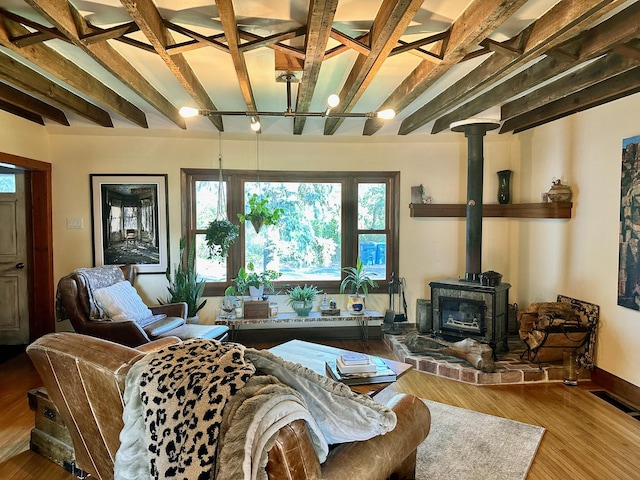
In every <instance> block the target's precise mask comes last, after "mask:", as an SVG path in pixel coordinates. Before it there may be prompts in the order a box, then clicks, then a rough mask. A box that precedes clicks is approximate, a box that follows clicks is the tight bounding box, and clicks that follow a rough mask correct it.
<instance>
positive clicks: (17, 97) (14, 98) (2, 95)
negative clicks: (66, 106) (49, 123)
mask: <svg viewBox="0 0 640 480" xmlns="http://www.w3.org/2000/svg"><path fill="white" fill-rule="evenodd" d="M0 100H2V101H4V102H6V103H10V104H12V105H14V106H15V107H17V108H19V109H21V110H26V111H29V112H31V113H32V114H34V115H36V116H37V117H45V118H48V119H49V120H53V121H54V122H56V123H59V124H61V125H64V126H67V127H68V126H69V120H67V117H66V115H65V114H64V112H63V111H62V110H60V109H58V108H56V107H52V106H51V105H49V104H48V103H45V102H43V101H42V100H39V99H37V98H35V97H32V96H31V95H27V94H26V93H24V92H22V91H20V90H18V89H17V88H13V87H12V86H10V85H6V84H4V83H0Z"/></svg>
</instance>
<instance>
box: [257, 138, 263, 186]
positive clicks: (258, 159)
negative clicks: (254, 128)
mask: <svg viewBox="0 0 640 480" xmlns="http://www.w3.org/2000/svg"><path fill="white" fill-rule="evenodd" d="M256 170H257V171H258V194H259V195H262V184H261V183H260V145H259V144H258V134H257V133H256Z"/></svg>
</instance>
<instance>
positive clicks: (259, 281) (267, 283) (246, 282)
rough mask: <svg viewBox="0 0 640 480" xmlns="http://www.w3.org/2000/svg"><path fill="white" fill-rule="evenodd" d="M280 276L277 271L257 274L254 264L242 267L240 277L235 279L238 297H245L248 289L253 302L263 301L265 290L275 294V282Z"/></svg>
mask: <svg viewBox="0 0 640 480" xmlns="http://www.w3.org/2000/svg"><path fill="white" fill-rule="evenodd" d="M280 275H282V274H281V273H280V272H276V271H275V270H264V271H263V272H256V271H255V266H254V265H253V262H249V263H248V264H247V268H244V267H240V270H238V276H237V277H236V278H234V279H233V281H234V282H235V284H236V292H237V294H238V295H244V292H246V291H247V289H248V290H249V295H250V296H251V299H252V300H262V299H263V298H264V291H265V290H268V291H270V292H272V293H273V291H274V286H273V282H274V281H275V280H277V279H278V278H279V277H280Z"/></svg>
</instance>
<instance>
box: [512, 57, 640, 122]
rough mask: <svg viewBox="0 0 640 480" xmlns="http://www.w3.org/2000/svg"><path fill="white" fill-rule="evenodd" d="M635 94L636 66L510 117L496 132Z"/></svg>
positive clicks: (639, 88)
mask: <svg viewBox="0 0 640 480" xmlns="http://www.w3.org/2000/svg"><path fill="white" fill-rule="evenodd" d="M639 92H640V67H638V68H634V69H633V70H629V71H627V72H625V73H622V74H620V75H616V76H614V77H612V78H609V79H607V80H604V81H602V82H600V83H597V84H595V85H592V86H590V87H587V88H585V89H584V90H581V91H578V92H575V93H573V94H571V95H567V96H566V97H564V98H561V99H559V100H556V101H555V102H551V103H549V104H546V105H544V106H541V107H538V108H536V109H533V110H531V111H528V112H527V113H525V114H523V115H520V116H517V117H513V118H511V119H509V120H507V121H506V122H504V123H503V124H502V128H501V129H500V133H507V132H514V133H518V132H523V131H525V130H528V129H530V128H534V127H538V126H540V125H544V124H545V123H549V122H552V121H554V120H558V119H560V118H564V117H567V116H569V115H573V114H574V113H578V112H582V111H584V110H588V109H590V108H593V107H597V106H600V105H604V104H605V103H608V102H612V101H614V100H618V99H620V98H624V97H626V96H628V95H633V94H636V93H639Z"/></svg>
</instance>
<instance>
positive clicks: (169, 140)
mask: <svg viewBox="0 0 640 480" xmlns="http://www.w3.org/2000/svg"><path fill="white" fill-rule="evenodd" d="M51 132H52V133H51V135H50V141H51V157H52V161H53V164H54V167H55V169H56V171H57V172H60V174H59V175H56V176H55V177H54V187H53V196H54V208H55V211H54V239H55V247H56V248H55V264H54V268H55V275H56V278H59V277H61V276H63V275H65V274H67V273H68V272H70V271H72V270H73V269H75V268H77V267H81V266H87V265H91V264H92V249H91V245H92V243H91V242H92V240H91V207H90V200H89V174H91V173H100V174H109V173H132V174H134V173H167V174H168V183H169V229H170V249H171V257H172V258H173V259H175V258H177V253H178V252H177V249H178V241H179V238H180V222H181V219H180V168H182V167H192V168H217V166H218V136H217V134H214V133H212V134H198V133H190V132H180V131H178V132H158V131H145V130H134V131H125V132H123V131H118V130H115V131H114V130H108V129H96V128H91V129H85V130H83V131H81V132H78V131H77V130H69V129H62V128H56V129H51ZM511 143H512V142H511V138H510V137H509V136H498V135H497V134H495V133H490V134H489V135H488V136H487V137H486V141H485V158H486V162H485V171H486V172H487V173H486V175H485V178H486V181H485V199H486V200H485V201H488V202H493V203H496V202H497V200H496V193H497V176H496V174H495V172H496V171H498V170H502V169H505V168H510V167H511V165H510V161H511V158H510V157H511V153H512V147H511ZM258 148H259V151H260V169H261V170H374V171H375V170H377V171H383V170H392V171H397V170H399V171H401V200H400V205H401V207H400V213H401V219H400V238H401V244H400V252H401V254H400V272H399V274H400V276H403V277H405V279H406V282H407V302H408V304H409V318H410V320H411V321H413V320H414V318H415V303H416V299H418V298H429V297H430V290H429V286H428V283H429V281H431V280H435V279H441V278H443V277H458V276H462V275H464V273H465V252H464V249H465V221H464V219H457V218H451V219H449V218H445V219H433V218H410V217H409V203H410V197H411V194H410V187H411V186H412V185H419V184H421V183H422V184H424V186H425V187H426V189H427V192H428V194H429V195H430V196H432V197H433V199H434V201H435V202H440V203H464V202H465V200H466V161H467V160H466V157H467V147H466V140H465V138H464V135H463V134H444V135H438V136H424V137H416V136H408V137H380V138H376V137H370V138H368V137H354V138H344V137H341V138H336V139H332V138H327V137H304V136H303V137H293V136H286V137H285V136H279V137H266V136H261V138H260V141H259V144H258ZM222 153H223V159H224V165H223V166H224V168H225V169H255V168H256V141H255V136H254V135H247V136H227V135H225V134H223V135H222ZM517 181H519V180H518V179H517V177H516V180H515V181H514V182H517ZM66 218H82V219H83V223H84V228H83V229H81V230H68V229H67V228H66ZM509 236H510V232H509V222H508V220H505V219H492V220H488V221H487V222H486V223H485V231H484V251H483V257H484V261H483V268H484V267H486V268H484V269H485V270H489V269H491V270H496V271H499V272H501V273H503V274H504V275H505V279H507V278H509V261H508V258H507V255H505V252H507V251H508V250H509V248H510V247H509ZM137 286H138V287H139V288H140V290H141V292H142V295H143V297H145V298H146V299H147V300H148V301H153V300H155V299H156V298H157V297H159V296H164V295H165V293H166V290H165V288H166V280H165V278H164V276H163V275H144V276H140V277H139V280H138V285H137ZM514 290H515V291H516V292H517V288H515V286H514ZM218 304H219V299H211V300H210V301H209V302H208V304H207V306H206V307H205V310H204V311H203V313H202V315H201V317H202V320H201V321H203V322H205V323H206V322H210V321H213V316H214V312H215V309H216V307H217V306H218ZM387 305H388V296H387V295H384V294H380V295H375V296H373V297H372V298H371V301H370V302H369V303H368V307H369V308H376V309H378V310H382V311H384V309H386V308H387ZM283 309H285V302H284V301H282V302H281V311H282V310H283ZM286 309H287V310H289V311H290V308H288V307H286Z"/></svg>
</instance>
